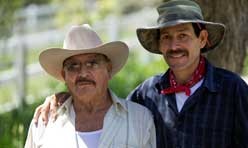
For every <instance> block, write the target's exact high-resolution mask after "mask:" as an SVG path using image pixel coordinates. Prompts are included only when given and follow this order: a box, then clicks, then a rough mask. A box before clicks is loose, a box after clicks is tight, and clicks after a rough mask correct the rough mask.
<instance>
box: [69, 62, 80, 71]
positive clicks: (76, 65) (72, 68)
mask: <svg viewBox="0 0 248 148" xmlns="http://www.w3.org/2000/svg"><path fill="white" fill-rule="evenodd" d="M67 69H68V70H69V71H75V70H77V69H80V64H79V63H70V64H68V65H67Z"/></svg>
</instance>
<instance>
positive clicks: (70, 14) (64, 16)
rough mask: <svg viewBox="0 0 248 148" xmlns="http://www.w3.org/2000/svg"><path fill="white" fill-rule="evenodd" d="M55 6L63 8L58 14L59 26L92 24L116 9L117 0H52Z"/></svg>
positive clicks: (57, 21)
mask: <svg viewBox="0 0 248 148" xmlns="http://www.w3.org/2000/svg"><path fill="white" fill-rule="evenodd" d="M52 1H53V2H52V3H53V4H55V5H58V6H59V7H61V9H59V11H58V13H57V14H56V17H55V19H56V23H57V25H58V26H64V25H68V24H73V25H75V24H83V23H88V24H92V23H93V22H95V21H96V20H97V21H99V20H102V19H103V18H104V17H105V16H107V15H108V14H109V13H110V12H113V10H114V8H116V7H115V6H116V0H98V1H91V0H70V1H67V0H52Z"/></svg>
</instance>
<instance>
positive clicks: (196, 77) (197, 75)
mask: <svg viewBox="0 0 248 148" xmlns="http://www.w3.org/2000/svg"><path fill="white" fill-rule="evenodd" d="M204 74H205V58H204V57H203V56H201V57H200V62H199V65H198V67H197V69H196V70H195V72H194V73H193V76H192V77H191V79H190V80H189V81H187V83H186V84H184V85H178V84H177V82H176V80H175V76H174V74H173V72H172V71H171V70H170V86H171V87H169V88H166V89H163V90H161V94H171V93H175V92H185V94H186V95H187V96H190V88H191V87H192V86H193V85H195V84H196V83H197V82H199V81H200V80H201V79H202V78H203V76H204Z"/></svg>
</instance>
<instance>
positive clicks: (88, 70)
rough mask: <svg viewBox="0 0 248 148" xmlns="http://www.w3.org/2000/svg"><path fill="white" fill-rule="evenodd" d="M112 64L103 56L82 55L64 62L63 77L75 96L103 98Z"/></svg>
mask: <svg viewBox="0 0 248 148" xmlns="http://www.w3.org/2000/svg"><path fill="white" fill-rule="evenodd" d="M110 73H111V62H110V61H109V60H108V59H107V58H106V57H105V56H104V55H101V54H94V53H90V54H81V55H76V56H72V57H70V58H68V59H66V60H65V61H64V67H63V70H62V75H63V77H64V80H65V83H66V85H67V87H68V89H69V91H70V92H71V93H72V94H73V95H74V96H86V97H92V96H98V97H100V96H102V95H104V94H105V93H106V92H107V88H108V81H109V80H110Z"/></svg>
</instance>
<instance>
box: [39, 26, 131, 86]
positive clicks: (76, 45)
mask: <svg viewBox="0 0 248 148" xmlns="http://www.w3.org/2000/svg"><path fill="white" fill-rule="evenodd" d="M88 53H96V54H103V55H105V56H107V57H108V59H109V60H110V61H111V64H112V71H111V76H113V75H115V74H116V73H117V72H119V71H120V70H121V69H122V67H123V66H124V65H125V63H126V61H127V58H128V54H129V48H128V46H127V45H126V44H125V43H124V42H121V41H113V42H108V43H103V42H102V40H101V39H100V37H99V36H98V34H97V33H96V32H95V31H94V30H93V29H92V28H91V27H90V26H89V25H88V24H84V25H77V26H72V27H71V28H70V29H69V31H68V32H67V34H66V36H65V40H64V44H63V48H57V47H55V48H48V49H45V50H44V51H42V52H41V53H40V56H39V62H40V65H41V66H42V68H43V69H44V70H45V71H46V72H47V73H48V74H50V75H51V76H53V77H54V78H56V79H58V80H60V81H62V82H64V78H63V76H62V74H61V72H62V69H63V62H64V61H65V60H66V59H68V58H69V57H72V56H75V55H80V54H88Z"/></svg>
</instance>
